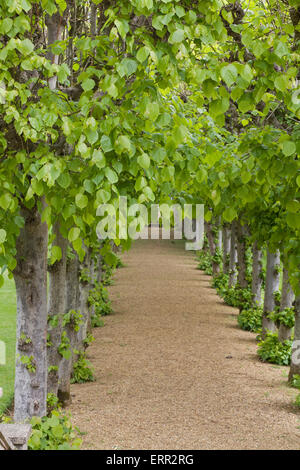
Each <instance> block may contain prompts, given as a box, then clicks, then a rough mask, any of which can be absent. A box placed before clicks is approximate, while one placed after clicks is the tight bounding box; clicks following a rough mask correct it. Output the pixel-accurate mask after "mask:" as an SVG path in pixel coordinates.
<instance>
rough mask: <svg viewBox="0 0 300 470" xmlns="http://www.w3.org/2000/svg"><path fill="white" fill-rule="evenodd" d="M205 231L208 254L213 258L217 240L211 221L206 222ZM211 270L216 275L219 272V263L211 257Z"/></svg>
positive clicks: (215, 252)
mask: <svg viewBox="0 0 300 470" xmlns="http://www.w3.org/2000/svg"><path fill="white" fill-rule="evenodd" d="M205 224H206V233H207V238H208V243H209V251H210V254H211V256H212V257H213V258H215V256H216V254H217V248H218V240H217V237H216V235H215V227H214V226H213V224H212V223H211V222H206V223H205ZM212 270H213V275H214V276H217V275H218V274H220V265H219V263H218V262H217V261H216V259H213V261H212Z"/></svg>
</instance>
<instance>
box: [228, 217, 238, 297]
mask: <svg viewBox="0 0 300 470" xmlns="http://www.w3.org/2000/svg"><path fill="white" fill-rule="evenodd" d="M235 225H236V222H232V225H231V239H230V260H229V288H231V287H234V286H235V285H236V282H237V266H236V265H237V249H236V227H235Z"/></svg>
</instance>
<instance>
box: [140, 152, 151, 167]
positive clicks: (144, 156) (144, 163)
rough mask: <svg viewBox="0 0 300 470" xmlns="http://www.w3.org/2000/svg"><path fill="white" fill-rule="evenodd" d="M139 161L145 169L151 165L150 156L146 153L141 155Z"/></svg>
mask: <svg viewBox="0 0 300 470" xmlns="http://www.w3.org/2000/svg"><path fill="white" fill-rule="evenodd" d="M137 162H138V164H139V165H140V166H141V167H142V168H144V170H147V169H148V168H149V166H150V158H149V156H148V155H147V154H146V153H143V154H142V155H139V156H138V158H137Z"/></svg>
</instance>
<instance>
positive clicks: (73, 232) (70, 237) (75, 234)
mask: <svg viewBox="0 0 300 470" xmlns="http://www.w3.org/2000/svg"><path fill="white" fill-rule="evenodd" d="M79 235H80V229H79V228H78V227H73V228H71V230H70V231H69V234H68V240H69V241H70V242H74V241H75V240H77V238H79Z"/></svg>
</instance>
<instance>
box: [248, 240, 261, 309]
mask: <svg viewBox="0 0 300 470" xmlns="http://www.w3.org/2000/svg"><path fill="white" fill-rule="evenodd" d="M252 254H253V261H252V288H251V290H252V305H253V307H257V306H258V307H261V305H262V286H263V278H262V272H263V265H262V260H263V250H261V249H260V248H259V247H258V244H257V242H254V244H253V248H252Z"/></svg>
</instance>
